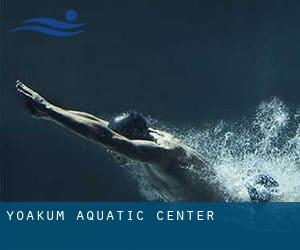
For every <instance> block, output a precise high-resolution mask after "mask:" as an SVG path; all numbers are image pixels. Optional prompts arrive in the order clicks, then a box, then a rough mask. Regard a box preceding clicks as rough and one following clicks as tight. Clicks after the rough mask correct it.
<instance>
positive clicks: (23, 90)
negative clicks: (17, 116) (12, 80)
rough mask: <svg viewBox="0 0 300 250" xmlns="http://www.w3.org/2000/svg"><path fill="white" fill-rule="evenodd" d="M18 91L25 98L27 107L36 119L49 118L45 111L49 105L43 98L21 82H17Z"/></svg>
mask: <svg viewBox="0 0 300 250" xmlns="http://www.w3.org/2000/svg"><path fill="white" fill-rule="evenodd" d="M16 90H17V91H18V92H19V93H20V94H21V95H22V96H23V97H24V98H25V106H26V108H27V110H28V111H29V112H30V113H31V114H32V115H33V116H34V117H35V118H41V117H45V116H47V114H46V112H45V109H46V106H47V104H48V103H47V101H46V100H45V99H44V98H43V97H42V96H40V95H39V94H38V93H36V92H35V91H33V90H32V89H30V88H29V87H27V86H26V85H25V84H23V83H22V82H21V81H19V80H17V81H16Z"/></svg>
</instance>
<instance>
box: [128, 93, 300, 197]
mask: <svg viewBox="0 0 300 250" xmlns="http://www.w3.org/2000/svg"><path fill="white" fill-rule="evenodd" d="M299 114H300V112H295V113H294V114H293V113H291V112H290V110H289V109H288V108H287V106H286V105H285V104H284V103H283V102H282V101H280V100H279V99H277V98H273V99H272V100H271V101H268V102H262V103H261V104H260V105H259V107H258V108H257V110H256V112H255V114H254V116H253V117H251V118H250V119H242V120H241V121H240V122H235V123H230V122H226V121H220V122H218V123H217V124H215V125H210V126H208V128H207V129H205V130H200V131H199V130H197V129H190V130H188V131H186V130H185V131H182V130H178V129H176V132H175V133H176V136H177V137H178V138H179V139H181V140H182V141H183V142H184V143H185V144H187V145H189V146H190V147H192V148H194V149H196V150H197V151H198V152H199V153H201V154H202V155H203V157H204V158H205V159H206V160H207V161H208V162H209V163H210V164H211V165H212V166H213V167H214V168H215V170H216V173H217V178H218V182H219V183H220V187H219V189H220V191H222V192H224V193H226V194H227V196H228V198H229V199H233V200H236V201H248V200H249V196H248V193H247V189H246V187H245V185H246V183H247V182H249V181H251V179H253V178H254V176H257V174H258V173H267V174H268V175H270V176H272V177H273V178H274V179H275V180H276V181H277V182H278V183H279V185H280V186H279V194H278V196H277V197H274V200H277V201H300V122H299V121H300V115H299ZM173 132H174V131H173ZM131 173H132V174H133V173H134V177H135V179H136V180H137V181H138V184H139V188H140V191H141V193H142V194H143V195H144V196H145V198H147V199H150V200H153V199H156V198H157V197H159V193H160V192H159V190H156V189H155V187H153V186H152V185H151V181H150V178H149V175H148V173H147V172H145V171H144V170H141V168H140V167H139V168H137V167H132V168H131ZM193 175H197V172H193Z"/></svg>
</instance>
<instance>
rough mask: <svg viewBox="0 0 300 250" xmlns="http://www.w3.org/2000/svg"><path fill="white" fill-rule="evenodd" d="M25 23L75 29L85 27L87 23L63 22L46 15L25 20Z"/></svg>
mask: <svg viewBox="0 0 300 250" xmlns="http://www.w3.org/2000/svg"><path fill="white" fill-rule="evenodd" d="M23 23H37V24H44V25H48V26H49V27H51V28H56V29H75V28H80V27H83V26H84V25H85V23H78V24H73V23H67V22H63V21H60V20H56V19H52V18H46V17H38V18H32V19H28V20H24V21H23Z"/></svg>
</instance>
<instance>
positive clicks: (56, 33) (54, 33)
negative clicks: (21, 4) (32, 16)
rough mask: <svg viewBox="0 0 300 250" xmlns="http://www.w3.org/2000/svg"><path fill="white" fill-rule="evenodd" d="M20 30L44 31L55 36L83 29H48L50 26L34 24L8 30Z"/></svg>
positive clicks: (71, 33) (67, 34)
mask: <svg viewBox="0 0 300 250" xmlns="http://www.w3.org/2000/svg"><path fill="white" fill-rule="evenodd" d="M21 30H30V31H36V32H40V33H44V34H47V35H50V36H56V37H64V36H74V35H77V34H79V33H81V32H83V30H78V31H60V30H54V29H50V28H47V27H43V26H35V25H31V26H22V27H17V28H15V29H12V30H10V32H15V31H21Z"/></svg>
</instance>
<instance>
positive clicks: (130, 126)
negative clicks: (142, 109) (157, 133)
mask: <svg viewBox="0 0 300 250" xmlns="http://www.w3.org/2000/svg"><path fill="white" fill-rule="evenodd" d="M108 127H109V128H110V129H111V130H113V131H115V132H117V133H119V134H120V135H123V136H125V137H127V138H129V139H140V140H153V138H152V136H151V135H150V132H149V124H148V121H147V119H146V118H145V116H144V115H143V114H141V113H138V112H136V111H129V112H124V113H121V114H120V115H117V116H116V117H114V118H113V119H111V120H110V121H109V124H108Z"/></svg>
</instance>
